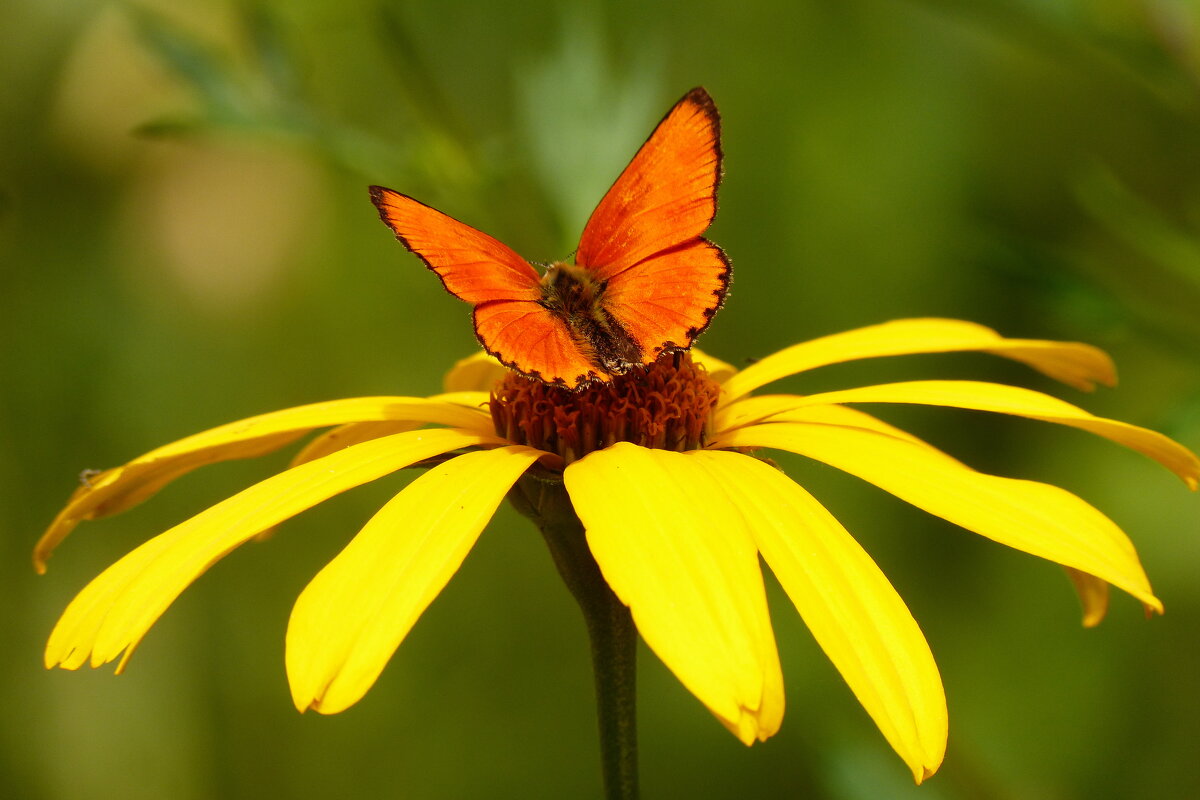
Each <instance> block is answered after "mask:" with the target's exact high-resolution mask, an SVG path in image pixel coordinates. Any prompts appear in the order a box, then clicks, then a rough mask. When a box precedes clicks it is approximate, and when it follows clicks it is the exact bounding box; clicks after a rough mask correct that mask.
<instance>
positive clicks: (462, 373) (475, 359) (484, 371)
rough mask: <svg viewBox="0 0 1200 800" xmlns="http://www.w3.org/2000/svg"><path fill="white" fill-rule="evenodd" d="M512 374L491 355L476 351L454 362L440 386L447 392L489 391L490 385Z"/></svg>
mask: <svg viewBox="0 0 1200 800" xmlns="http://www.w3.org/2000/svg"><path fill="white" fill-rule="evenodd" d="M511 374H512V370H510V369H509V368H508V367H506V366H504V365H503V364H501V363H500V362H499V361H497V360H496V359H495V358H494V357H493V356H490V355H488V354H487V353H485V352H482V351H480V352H478V353H476V354H475V355H473V356H467V357H466V358H461V359H459V360H458V361H456V362H454V366H453V367H451V368H450V371H449V372H447V373H446V377H445V378H444V379H443V380H442V386H443V387H444V388H445V390H446V391H447V392H469V391H475V392H490V391H491V390H492V387H493V386H495V385H496V384H497V383H499V382H500V381H501V380H503V379H504V378H506V377H507V376H509V375H511Z"/></svg>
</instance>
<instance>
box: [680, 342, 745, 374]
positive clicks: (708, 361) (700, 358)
mask: <svg viewBox="0 0 1200 800" xmlns="http://www.w3.org/2000/svg"><path fill="white" fill-rule="evenodd" d="M688 352H690V353H691V354H692V361H693V362H695V363H697V364H699V365H700V366H702V367H704V371H705V372H707V373H708V377H710V378H712V379H713V380H714V381H716V382H717V383H723V382H725V381H727V380H729V379H730V378H731V377H733V375H734V373H736V372H737V370H736V369H735V368H734V367H733V365H732V364H729V363H727V362H725V361H722V360H721V359H719V358H715V357H713V356H710V355H709V354H708V353H705V352H704V351H703V350H701V349H700V348H698V347H693V348H691V349H690V350H689V351H688Z"/></svg>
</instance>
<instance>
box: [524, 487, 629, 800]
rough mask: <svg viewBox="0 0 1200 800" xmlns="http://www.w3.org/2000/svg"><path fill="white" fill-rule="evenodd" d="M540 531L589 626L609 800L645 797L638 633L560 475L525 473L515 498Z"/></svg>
mask: <svg viewBox="0 0 1200 800" xmlns="http://www.w3.org/2000/svg"><path fill="white" fill-rule="evenodd" d="M509 497H510V499H511V501H512V503H513V505H514V506H515V507H516V508H517V510H518V511H520V512H521V513H522V514H524V515H525V516H527V517H529V518H530V519H531V520H533V522H534V524H536V525H537V526H538V529H539V530H541V532H542V536H543V538H545V540H546V544H547V545H548V546H549V548H550V554H551V556H552V557H553V558H554V564H555V566H556V567H558V573H559V575H561V576H562V578H563V581H565V582H566V584H567V588H568V589H569V590H570V591H571V594H572V595H574V596H575V600H576V601H577V602H578V603H579V608H580V609H581V610H582V611H583V617H584V621H585V622H586V623H587V629H588V638H589V639H590V640H591V645H592V669H593V671H594V672H595V676H596V706H597V714H598V716H599V723H600V757H601V761H602V766H603V770H604V789H605V797H606V798H608V800H634V798H636V797H637V796H638V771H637V628H636V627H635V626H634V624H633V617H632V615H630V613H629V608H628V607H627V606H626V605H625V604H624V603H622V602H621V601H620V600H619V599H618V598H617V596H616V595H615V594H613V591H612V589H610V588H609V586H608V583H607V582H606V581H605V580H604V576H603V575H601V574H600V567H599V566H597V564H596V559H595V558H593V557H592V552H591V550H589V549H588V544H587V539H586V538H585V536H584V530H583V523H582V522H580V521H579V517H578V516H577V515H576V514H575V509H574V508H573V507H572V506H571V499H570V498H569V497H568V496H567V490H566V487H564V486H563V483H562V479H561V478H560V477H558V476H551V475H546V476H545V477H543V476H540V475H537V474H526V475H525V477H523V478H521V480H520V481H519V482H518V483H517V485H516V487H515V488H514V489H513V492H512V494H511V495H510V496H509Z"/></svg>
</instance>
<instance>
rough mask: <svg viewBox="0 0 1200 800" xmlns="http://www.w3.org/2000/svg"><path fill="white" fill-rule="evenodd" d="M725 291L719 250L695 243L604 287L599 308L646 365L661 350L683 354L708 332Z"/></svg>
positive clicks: (654, 258)
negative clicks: (634, 345)
mask: <svg viewBox="0 0 1200 800" xmlns="http://www.w3.org/2000/svg"><path fill="white" fill-rule="evenodd" d="M728 286H729V262H728V261H727V260H726V258H725V253H724V252H722V250H721V248H719V247H717V246H716V245H715V244H713V243H712V242H709V241H708V240H706V239H701V238H696V239H693V240H692V241H691V242H689V243H688V244H686V245H683V246H681V247H677V248H673V249H671V250H667V251H666V252H663V253H659V254H658V255H655V256H651V257H650V258H647V259H645V260H644V261H642V262H641V263H639V264H638V265H637V266H636V267H633V268H631V269H628V270H626V271H624V272H622V273H621V274H620V275H618V276H617V277H615V278H613V279H611V280H610V281H609V282H608V285H607V287H606V288H605V291H604V308H605V310H606V311H607V312H608V313H609V314H611V315H612V316H614V317H615V318H616V319H617V321H618V322H619V323H620V324H621V326H622V327H623V328H624V330H626V331H627V332H628V333H629V335H630V336H632V337H633V339H634V341H635V342H637V344H638V346H639V347H640V348H641V351H642V362H643V363H645V364H649V363H651V362H652V361H654V360H655V359H656V358H658V356H659V355H660V354H661V353H662V352H663V350H666V349H686V348H688V347H689V346H691V344H692V342H693V341H694V340H695V339H696V337H697V336H699V335H700V333H701V332H702V331H703V330H704V329H705V328H706V327H708V323H709V321H710V320H711V319H712V317H713V315H714V314H716V311H717V308H718V307H719V306H720V304H721V300H722V298H723V297H724V295H725V291H726V289H727V288H728Z"/></svg>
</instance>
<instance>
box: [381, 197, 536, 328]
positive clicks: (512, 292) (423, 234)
mask: <svg viewBox="0 0 1200 800" xmlns="http://www.w3.org/2000/svg"><path fill="white" fill-rule="evenodd" d="M371 200H372V201H373V202H374V203H375V207H376V208H378V209H379V217H380V218H381V219H382V220H383V221H384V222H385V223H386V224H387V226H388V227H389V228H391V229H392V232H393V233H395V234H396V238H397V239H399V240H400V241H401V243H402V244H403V245H404V246H405V247H407V248H408V249H409V250H411V251H412V252H414V253H416V254H417V256H418V257H420V259H421V260H422V261H424V262H425V264H426V266H428V267H429V268H430V269H431V270H433V271H434V272H436V273H437V276H438V277H439V278H441V279H442V284H443V285H444V286H445V287H446V289H447V291H449V292H450V293H451V294H452V295H454V296H455V297H457V298H459V299H461V300H466V301H467V302H468V303H475V304H478V303H484V302H487V301H489V300H536V299H538V298H539V297H540V296H541V293H540V291H539V289H538V279H539V278H538V274H537V270H535V269H534V268H533V267H532V266H530V264H529V262H528V261H526V260H525V259H523V258H521V257H520V256H519V255H517V254H516V253H514V252H513V251H512V250H511V249H509V247H508V246H507V245H505V244H504V243H502V242H500V241H497V240H496V239H493V238H492V237H491V236H488V235H487V234H486V233H484V232H483V231H479V230H476V229H475V228H472V227H471V226H470V225H467V224H465V223H462V222H459V221H458V220H456V219H454V217H451V216H449V215H447V214H443V213H442V212H441V211H438V210H437V209H436V208H430V207H429V206H427V205H425V204H424V203H421V202H418V201H416V200H413V199H412V198H411V197H409V196H408V195H404V194H400V193H399V192H394V191H392V190H391V189H385V188H383V187H382V186H372V187H371Z"/></svg>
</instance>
